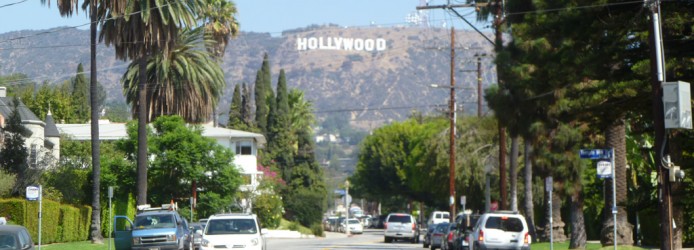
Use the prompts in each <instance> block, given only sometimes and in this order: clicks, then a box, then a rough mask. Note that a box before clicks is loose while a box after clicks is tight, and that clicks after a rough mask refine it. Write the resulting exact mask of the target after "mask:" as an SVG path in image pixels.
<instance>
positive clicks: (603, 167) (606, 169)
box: [596, 161, 612, 179]
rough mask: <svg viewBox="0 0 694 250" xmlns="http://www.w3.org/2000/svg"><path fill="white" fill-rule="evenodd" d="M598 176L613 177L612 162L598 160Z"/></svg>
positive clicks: (603, 177)
mask: <svg viewBox="0 0 694 250" xmlns="http://www.w3.org/2000/svg"><path fill="white" fill-rule="evenodd" d="M596 167H597V168H598V178H600V179H605V178H612V163H610V162H609V161H598V164H597V166H596Z"/></svg>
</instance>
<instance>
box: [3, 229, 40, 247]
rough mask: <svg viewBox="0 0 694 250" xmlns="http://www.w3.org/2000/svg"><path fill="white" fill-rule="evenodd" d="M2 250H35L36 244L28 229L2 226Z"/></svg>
mask: <svg viewBox="0 0 694 250" xmlns="http://www.w3.org/2000/svg"><path fill="white" fill-rule="evenodd" d="M0 249H2V250H5V249H7V250H34V242H33V241H32V240H31V236H30V235H29V231H28V230H27V229H26V227H23V226H16V225H0Z"/></svg>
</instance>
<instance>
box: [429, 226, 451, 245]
mask: <svg viewBox="0 0 694 250" xmlns="http://www.w3.org/2000/svg"><path fill="white" fill-rule="evenodd" d="M449 227H450V223H448V222H443V223H439V224H436V227H435V228H434V231H433V233H432V234H431V244H430V245H429V246H430V247H431V250H434V249H437V248H441V246H442V245H443V243H444V242H446V231H447V230H448V228H449Z"/></svg>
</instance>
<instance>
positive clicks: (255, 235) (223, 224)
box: [201, 214, 266, 250]
mask: <svg viewBox="0 0 694 250" xmlns="http://www.w3.org/2000/svg"><path fill="white" fill-rule="evenodd" d="M263 235H264V229H261V228H260V223H259V222H258V217H257V216H256V215H255V214H220V215H213V216H211V217H210V218H209V220H208V221H207V226H206V227H205V231H203V234H202V243H201V248H202V250H213V249H220V248H223V249H232V248H241V249H253V250H265V248H266V244H265V237H264V236H263Z"/></svg>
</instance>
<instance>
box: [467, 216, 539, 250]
mask: <svg viewBox="0 0 694 250" xmlns="http://www.w3.org/2000/svg"><path fill="white" fill-rule="evenodd" d="M470 239H471V240H472V245H470V249H473V250H476V249H500V248H503V249H521V250H530V243H531V242H532V240H531V238H530V234H529V233H528V225H527V224H526V222H525V217H523V215H521V214H519V213H518V212H510V211H496V212H492V213H486V214H483V215H482V216H481V217H480V218H479V220H477V224H475V227H474V228H473V230H472V233H471V234H470Z"/></svg>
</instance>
